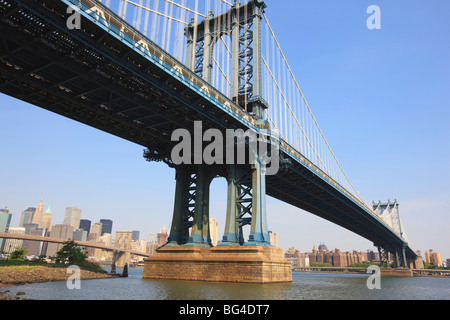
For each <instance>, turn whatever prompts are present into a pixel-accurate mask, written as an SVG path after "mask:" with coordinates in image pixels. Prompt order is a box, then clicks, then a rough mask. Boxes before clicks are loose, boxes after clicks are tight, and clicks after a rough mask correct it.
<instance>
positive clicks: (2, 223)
mask: <svg viewBox="0 0 450 320" xmlns="http://www.w3.org/2000/svg"><path fill="white" fill-rule="evenodd" d="M11 217H12V214H11V213H9V209H8V208H5V209H0V232H8V229H9V225H10V223H11ZM4 244H5V241H4V239H0V251H3V246H4Z"/></svg>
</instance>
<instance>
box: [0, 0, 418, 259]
mask: <svg viewBox="0 0 450 320" xmlns="http://www.w3.org/2000/svg"><path fill="white" fill-rule="evenodd" d="M21 2H23V3H26V5H27V7H28V8H24V7H21V6H20V5H18V4H17V2H15V1H11V0H5V1H3V2H0V36H1V39H0V92H2V93H5V94H7V95H9V96H12V97H15V98H17V99H20V100H22V101H26V102H28V103H30V104H33V105H36V106H39V107H41V108H43V109H46V110H49V111H52V112H55V113H57V114H60V115H62V116H64V117H67V118H70V119H73V120H76V121H78V122H81V123H84V124H86V125H89V126H92V127H94V128H97V129H99V130H102V131H105V132H108V133H110V134H112V135H115V136H117V137H120V138H123V139H126V140H128V141H131V142H134V143H136V144H138V145H141V146H144V147H146V148H149V149H150V150H155V151H157V152H158V153H159V154H161V155H162V157H169V156H170V150H171V149H172V147H173V142H171V141H170V140H171V135H172V132H173V131H174V130H175V129H178V128H188V129H191V128H192V127H193V122H194V121H202V122H203V127H204V130H206V129H208V128H209V127H210V128H217V129H237V128H242V129H247V127H246V126H245V125H244V124H243V123H242V122H241V121H240V120H239V119H238V118H237V117H235V116H232V115H230V114H229V113H227V112H225V111H224V110H222V109H220V108H218V107H217V106H216V105H215V104H213V103H212V102H211V101H209V100H208V99H205V98H204V96H201V95H199V94H198V92H196V91H194V90H192V88H191V87H189V86H187V85H186V84H184V83H182V82H180V81H178V80H176V79H175V78H173V77H171V75H170V74H168V73H167V72H165V71H164V70H162V69H161V68H159V67H158V66H156V65H155V64H154V63H153V62H151V61H150V60H148V59H145V58H144V57H143V56H142V55H140V54H139V53H137V52H136V51H135V50H133V49H132V48H130V47H129V46H127V45H126V44H124V43H122V42H121V41H119V40H118V39H117V38H115V37H113V36H112V35H111V34H109V33H107V32H105V31H104V30H103V29H101V28H99V27H98V26H97V25H96V24H94V23H91V22H89V21H85V20H83V21H82V29H81V30H73V31H70V30H68V29H67V28H66V19H67V16H66V14H65V12H66V9H67V7H66V6H65V5H64V4H63V3H62V2H59V1H54V2H52V4H51V5H52V7H51V10H52V11H50V10H48V9H47V8H45V7H44V6H42V5H41V4H42V3H45V1H40V0H21ZM30 17H32V19H30ZM285 156H287V155H285ZM287 157H288V156H287ZM291 163H293V164H291V165H290V166H288V167H285V168H284V169H283V170H281V171H280V173H279V174H277V175H276V176H271V177H268V181H267V192H268V195H270V196H273V197H274V198H276V199H279V200H281V201H284V202H286V203H289V204H291V205H293V206H296V207H298V208H301V209H304V210H306V211H308V212H311V213H313V214H316V215H318V216H320V217H322V218H324V219H327V220H329V221H331V222H334V223H336V224H338V225H340V226H342V227H344V228H346V229H349V230H351V231H353V232H355V233H357V234H359V235H361V236H363V237H365V238H367V239H369V240H371V241H373V242H374V243H377V244H379V245H382V246H383V245H385V246H393V245H401V242H402V241H401V240H400V238H399V237H398V236H396V235H395V234H393V233H392V231H391V230H388V229H387V228H386V227H385V226H384V225H383V224H382V223H380V221H378V220H377V219H374V218H373V217H371V216H370V215H368V214H367V212H366V211H365V210H364V209H362V208H361V207H359V206H358V205H357V204H356V203H355V202H353V201H352V200H350V199H349V198H348V197H346V196H344V195H343V194H342V193H340V192H339V191H338V190H337V189H335V188H334V187H332V186H331V185H329V184H327V183H326V182H325V181H323V180H322V179H320V178H319V177H318V176H317V175H315V174H314V173H312V172H311V171H309V169H307V168H305V167H303V166H302V165H301V164H300V163H298V162H296V161H295V160H292V161H291ZM280 214H282V213H280ZM407 255H409V256H414V255H415V253H414V252H413V251H412V250H411V249H410V248H409V247H408V250H407Z"/></svg>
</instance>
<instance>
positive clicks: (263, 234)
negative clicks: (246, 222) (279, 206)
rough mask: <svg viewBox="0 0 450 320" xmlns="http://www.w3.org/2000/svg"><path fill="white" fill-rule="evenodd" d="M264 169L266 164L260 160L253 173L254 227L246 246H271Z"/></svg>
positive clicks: (252, 226)
mask: <svg viewBox="0 0 450 320" xmlns="http://www.w3.org/2000/svg"><path fill="white" fill-rule="evenodd" d="M258 158H259V157H258ZM264 169H265V166H264V164H263V163H261V162H260V159H257V161H256V163H255V165H254V166H253V172H252V187H253V202H252V225H251V231H250V236H249V241H248V242H247V243H246V245H253V246H270V238H269V231H268V229H267V215H266V176H265V172H264Z"/></svg>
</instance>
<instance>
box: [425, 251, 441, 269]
mask: <svg viewBox="0 0 450 320" xmlns="http://www.w3.org/2000/svg"><path fill="white" fill-rule="evenodd" d="M425 261H426V263H428V264H431V265H434V266H438V267H442V266H443V265H444V261H443V259H442V255H441V254H440V253H439V252H434V251H433V250H431V249H430V250H427V251H425Z"/></svg>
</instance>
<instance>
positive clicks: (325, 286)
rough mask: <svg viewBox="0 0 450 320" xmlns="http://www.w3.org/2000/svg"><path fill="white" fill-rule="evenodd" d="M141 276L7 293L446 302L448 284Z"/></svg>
mask: <svg viewBox="0 0 450 320" xmlns="http://www.w3.org/2000/svg"><path fill="white" fill-rule="evenodd" d="M117 272H118V273H119V272H121V270H117ZM142 272H143V269H139V268H131V269H129V277H128V278H117V279H106V280H86V281H82V282H81V290H69V289H68V288H67V286H66V283H65V282H51V283H38V284H30V285H25V286H18V287H13V288H10V289H9V290H10V291H11V292H10V294H13V295H15V294H16V293H17V292H19V291H22V292H25V293H26V295H25V296H23V297H25V298H31V299H36V300H40V299H42V300H389V299H391V300H402V299H408V300H419V299H420V300H450V279H442V278H421V277H415V278H394V277H382V279H381V290H369V289H368V288H367V285H366V283H367V279H368V277H369V275H364V274H337V273H336V274H334V273H294V274H293V282H292V283H284V284H265V285H261V284H235V283H216V282H214V283H211V282H194V281H173V280H148V279H142Z"/></svg>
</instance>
